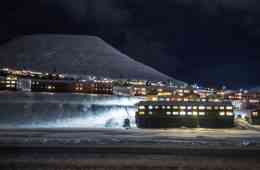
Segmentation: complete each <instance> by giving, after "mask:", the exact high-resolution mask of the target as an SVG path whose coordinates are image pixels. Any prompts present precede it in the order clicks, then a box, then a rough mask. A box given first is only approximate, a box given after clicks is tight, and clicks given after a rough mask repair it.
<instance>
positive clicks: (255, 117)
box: [249, 109, 260, 125]
mask: <svg viewBox="0 0 260 170" xmlns="http://www.w3.org/2000/svg"><path fill="white" fill-rule="evenodd" d="M249 122H250V123H251V124H253V125H260V109H255V110H253V111H251V112H250V115H249Z"/></svg>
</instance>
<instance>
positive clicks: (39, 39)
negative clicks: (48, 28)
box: [0, 34, 172, 81]
mask: <svg viewBox="0 0 260 170" xmlns="http://www.w3.org/2000/svg"><path fill="white" fill-rule="evenodd" d="M0 66H2V67H11V68H13V67H15V68H26V69H33V70H37V71H43V72H52V71H53V70H54V69H55V70H57V72H62V73H68V74H79V75H96V76H104V77H111V78H127V79H147V80H162V81H166V80H169V79H172V78H171V77H169V76H167V75H165V74H163V73H160V72H159V71H157V70H155V69H153V68H151V67H149V66H146V65H144V64H142V63H140V62H138V61H136V60H134V59H132V58H130V57H128V56H127V55H125V54H123V53H121V52H120V51H118V50H116V49H115V48H114V47H112V46H111V45H109V44H107V43H106V42H105V41H104V40H102V39H101V38H99V37H96V36H87V35H60V34H36V35H25V36H21V37H18V38H15V39H13V40H10V41H9V42H7V43H6V44H4V45H2V46H0Z"/></svg>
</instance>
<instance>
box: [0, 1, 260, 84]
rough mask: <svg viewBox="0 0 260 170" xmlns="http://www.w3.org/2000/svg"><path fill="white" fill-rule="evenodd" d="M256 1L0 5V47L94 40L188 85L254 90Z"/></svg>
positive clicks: (258, 53) (259, 42)
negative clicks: (47, 38)
mask: <svg viewBox="0 0 260 170" xmlns="http://www.w3.org/2000/svg"><path fill="white" fill-rule="evenodd" d="M258 1H259V0H161V1H158V0H24V1H22V0H2V1H1V2H0V3H1V4H0V23H1V25H0V42H1V43H4V42H6V41H7V40H8V39H10V38H13V37H15V36H18V35H23V34H32V33H62V34H89V35H97V36H100V37H101V38H103V39H104V40H105V41H107V42H109V43H110V44H112V45H113V46H115V47H116V48H118V49H119V50H121V51H122V52H124V53H126V54H127V55H129V56H131V57H132V58H134V59H136V60H138V61H141V62H143V63H145V64H148V65H150V66H152V67H154V68H156V69H158V70H159V71H161V72H164V73H166V74H168V75H170V76H172V77H174V78H177V79H181V80H184V81H186V82H189V83H194V82H197V83H199V84H201V85H207V86H215V85H218V86H221V85H224V84H225V85H227V86H230V87H236V88H237V87H248V86H257V85H260V76H259V73H260V2H258Z"/></svg>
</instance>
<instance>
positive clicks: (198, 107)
mask: <svg viewBox="0 0 260 170" xmlns="http://www.w3.org/2000/svg"><path fill="white" fill-rule="evenodd" d="M138 108H139V109H140V110H145V108H146V107H145V106H139V107H138ZM159 108H161V109H175V110H176V109H180V110H213V107H212V106H158V105H156V106H152V105H149V106H148V109H149V110H153V109H159ZM214 109H215V110H225V109H226V110H230V111H232V110H233V107H232V106H226V107H225V106H215V107H214Z"/></svg>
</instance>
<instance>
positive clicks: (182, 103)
mask: <svg viewBox="0 0 260 170" xmlns="http://www.w3.org/2000/svg"><path fill="white" fill-rule="evenodd" d="M137 105H167V106H169V105H170V106H176V105H177V106H199V105H202V106H232V103H231V102H229V101H223V102H202V101H188V102H187V101H141V102H139V103H138V104H137Z"/></svg>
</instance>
